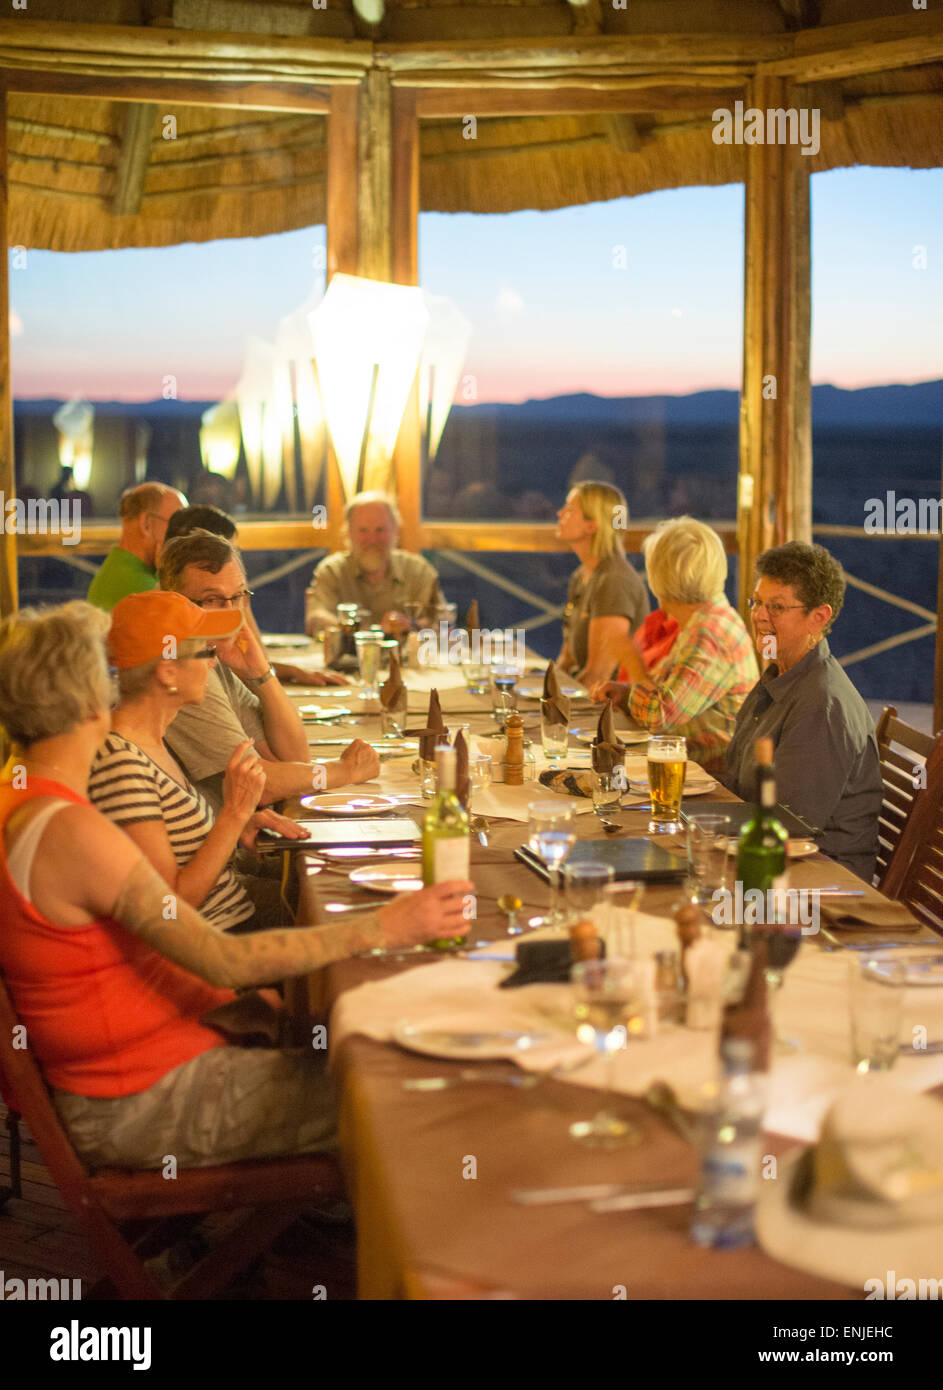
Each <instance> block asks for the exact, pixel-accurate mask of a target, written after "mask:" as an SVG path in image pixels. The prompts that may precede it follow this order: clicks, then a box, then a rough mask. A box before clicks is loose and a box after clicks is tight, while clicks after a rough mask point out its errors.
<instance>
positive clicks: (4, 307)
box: [0, 89, 18, 616]
mask: <svg viewBox="0 0 943 1390" xmlns="http://www.w3.org/2000/svg"><path fill="white" fill-rule="evenodd" d="M8 201H9V200H8V192H7V94H6V91H5V90H2V89H0V252H2V256H0V261H2V265H0V495H2V497H3V500H4V503H5V502H6V501H7V500H9V499H11V498H13V497H15V496H16V474H15V471H14V467H13V386H12V382H11V377H10V257H9V253H8V251H7V245H8V242H9V235H8V231H7V226H8V218H7V208H8ZM2 520H3V518H2V517H0V522H2ZM17 598H18V591H17V576H16V536H15V535H9V534H7V531H6V528H5V527H3V526H2V525H0V615H2V616H6V614H8V613H13V612H15V610H16V607H17Z"/></svg>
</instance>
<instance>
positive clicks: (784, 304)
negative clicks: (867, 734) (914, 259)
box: [738, 77, 812, 616]
mask: <svg viewBox="0 0 943 1390" xmlns="http://www.w3.org/2000/svg"><path fill="white" fill-rule="evenodd" d="M749 102H750V105H751V106H756V107H759V108H761V109H765V108H767V107H788V106H790V105H791V104H794V93H793V92H792V90H791V89H790V88H789V87H788V85H787V83H786V82H785V81H784V80H783V79H782V78H766V77H761V78H757V79H756V81H755V82H754V83H753V84H751V87H750V92H749ZM745 156H746V188H745V196H746V239H745V246H744V260H745V271H744V332H743V387H742V391H741V398H740V484H739V506H738V545H739V553H740V574H739V593H740V608H741V612H742V613H743V614H744V616H746V614H747V599H748V598H749V595H750V594H751V593H752V586H753V579H754V569H755V565H756V559H757V556H758V555H759V554H760V553H761V552H762V551H763V550H766V549H767V548H768V547H769V546H771V545H780V544H782V543H783V542H784V541H787V540H802V541H809V540H810V539H811V525H812V516H811V506H812V438H811V405H810V402H811V387H810V384H809V351H810V337H811V314H810V301H811V289H810V279H811V271H810V249H809V236H810V233H809V174H808V167H807V165H806V161H805V160H804V159H802V158H801V157H800V155H799V151H798V149H797V148H796V147H795V146H793V145H788V144H781V145H776V144H770V145H749V146H747V148H746V150H745Z"/></svg>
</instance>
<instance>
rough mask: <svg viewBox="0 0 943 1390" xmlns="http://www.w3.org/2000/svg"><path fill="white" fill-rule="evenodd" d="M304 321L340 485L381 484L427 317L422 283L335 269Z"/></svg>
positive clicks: (385, 482) (351, 488) (386, 478)
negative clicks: (366, 277) (388, 280)
mask: <svg viewBox="0 0 943 1390" xmlns="http://www.w3.org/2000/svg"><path fill="white" fill-rule="evenodd" d="M309 322H310V324H311V332H312V334H313V335H314V357H315V362H316V364H317V369H318V379H319V381H320V386H321V399H322V401H323V403H324V414H325V418H326V420H327V427H328V430H329V431H330V435H331V441H332V443H333V445H334V453H335V455H336V458H337V464H338V468H339V469H340V474H341V479H342V482H343V486H344V492H345V494H346V495H347V496H348V497H350V496H352V495H353V493H355V492H357V491H359V490H361V489H362V488H380V489H385V488H387V487H388V486H389V482H390V470H391V460H392V456H393V448H394V446H395V444H396V436H397V434H398V433H399V427H400V424H401V422H402V418H403V411H404V410H405V408H406V402H407V401H408V399H409V393H410V390H411V388H412V384H413V380H414V378H415V375H416V368H417V366H418V364H419V357H420V354H421V352H422V345H423V339H424V337H425V333H426V329H427V327H428V324H429V311H428V309H427V308H426V305H425V303H424V301H423V295H422V291H421V290H419V289H416V288H413V287H411V286H407V285H389V284H386V283H384V282H382V281H379V280H364V279H362V278H360V277H359V276H354V275H335V276H334V278H333V280H332V281H331V283H330V285H329V286H328V289H327V293H326V294H325V296H324V299H323V300H322V302H321V304H320V306H319V307H318V308H317V309H316V310H315V311H314V313H312V314H311V315H310V317H309Z"/></svg>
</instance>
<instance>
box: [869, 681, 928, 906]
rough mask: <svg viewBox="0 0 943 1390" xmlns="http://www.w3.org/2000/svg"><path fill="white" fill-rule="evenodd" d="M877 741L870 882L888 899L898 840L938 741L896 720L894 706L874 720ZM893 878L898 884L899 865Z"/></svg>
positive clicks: (904, 827)
mask: <svg viewBox="0 0 943 1390" xmlns="http://www.w3.org/2000/svg"><path fill="white" fill-rule="evenodd" d="M877 741H878V753H879V755H880V759H881V778H882V780H883V783H884V796H883V798H882V801H881V813H880V820H879V823H878V857H877V871H876V874H875V880H874V881H875V886H876V887H878V888H880V889H881V891H882V892H883V893H887V894H888V897H891V896H893V895H892V893H891V892H890V891H889V890H888V887H887V884H888V876H889V874H891V866H892V864H894V861H895V858H896V856H897V852H898V846H899V844H900V839H901V836H902V834H903V833H904V830H905V829H906V827H907V824H908V822H909V820H910V817H911V815H912V813H913V810H914V806H915V804H916V800H917V797H918V795H919V793H920V791H921V789H922V787H923V785H924V783H925V776H926V763H927V761H928V760H929V758H930V755H931V753H932V752H933V749H934V747H935V746H936V744H937V741H938V740H937V739H935V738H933V737H932V736H931V735H930V734H922V733H921V732H920V730H919V729H914V728H913V727H912V726H911V725H910V724H907V723H905V722H904V720H903V719H899V718H898V716H897V710H896V709H895V708H894V706H893V705H888V706H887V708H886V709H885V710H884V712H883V714H882V715H881V718H880V719H879V720H878V725H877ZM893 877H896V878H897V879H898V881H899V879H900V873H899V865H898V872H895V874H894V876H893ZM893 877H892V879H891V881H893Z"/></svg>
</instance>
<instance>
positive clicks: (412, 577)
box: [305, 492, 442, 633]
mask: <svg viewBox="0 0 943 1390" xmlns="http://www.w3.org/2000/svg"><path fill="white" fill-rule="evenodd" d="M345 516H346V521H347V529H348V532H349V535H350V550H347V551H339V552H338V553H337V554H336V555H328V556H326V557H325V559H323V560H322V561H321V563H320V564H319V565H318V567H317V569H316V570H315V571H314V577H313V579H312V581H311V585H310V587H309V589H308V591H307V593H306V595H305V631H306V632H308V633H314V632H317V631H318V629H319V628H322V627H330V626H331V624H333V623H335V622H336V621H337V605H338V604H339V603H358V604H359V605H360V607H361V608H365V609H367V610H368V611H369V613H370V616H371V618H372V620H373V622H375V623H380V624H381V625H382V627H383V628H384V630H385V631H386V632H401V631H405V630H407V629H408V628H409V626H410V620H409V618H408V617H407V616H406V612H405V609H406V605H407V604H410V603H415V604H419V605H421V611H420V613H419V614H418V618H419V621H420V622H423V623H431V622H434V621H435V606H436V604H437V603H440V602H441V601H442V594H441V591H440V589H439V577H438V575H437V574H436V572H435V570H434V569H433V568H432V566H431V565H430V564H429V561H428V560H424V559H423V557H422V556H421V555H413V554H412V553H411V552H410V551H408V550H398V549H397V548H396V542H397V540H398V538H399V524H400V521H399V513H398V511H397V509H396V503H395V502H394V501H393V499H392V498H391V497H387V496H386V495H385V493H382V492H361V493H358V494H357V496H356V497H353V498H351V500H350V502H348V504H347V509H346V513H345Z"/></svg>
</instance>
